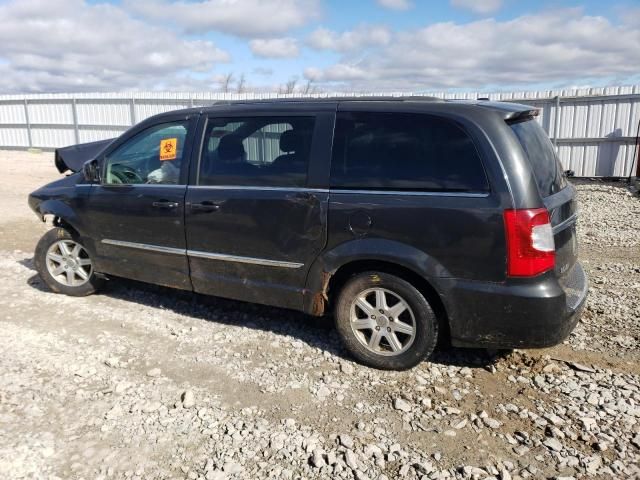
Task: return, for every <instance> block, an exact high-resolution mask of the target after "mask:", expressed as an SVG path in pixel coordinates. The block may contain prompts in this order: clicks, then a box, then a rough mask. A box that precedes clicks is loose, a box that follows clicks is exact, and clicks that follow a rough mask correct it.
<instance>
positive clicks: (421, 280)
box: [303, 239, 450, 339]
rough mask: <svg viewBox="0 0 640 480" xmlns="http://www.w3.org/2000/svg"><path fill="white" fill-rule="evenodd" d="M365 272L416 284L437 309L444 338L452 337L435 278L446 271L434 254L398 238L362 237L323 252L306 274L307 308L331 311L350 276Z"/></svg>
mask: <svg viewBox="0 0 640 480" xmlns="http://www.w3.org/2000/svg"><path fill="white" fill-rule="evenodd" d="M353 252H358V253H357V254H354V253H353ZM366 271H379V272H384V273H389V274H391V275H396V276H397V277H400V278H402V279H403V280H406V281H407V282H409V283H411V284H412V285H414V286H415V287H416V288H417V289H418V290H419V291H420V293H422V295H424V297H425V298H426V299H427V301H428V302H429V304H430V305H431V306H432V308H433V309H434V313H435V314H436V316H437V318H438V322H439V324H440V332H441V333H442V335H441V338H443V339H449V338H450V335H449V320H448V315H447V311H446V308H445V304H444V302H443V300H442V296H441V294H440V293H439V291H438V288H437V282H435V281H434V279H436V278H437V277H438V276H448V274H447V272H446V270H445V269H444V267H442V265H441V264H440V263H439V262H437V260H435V259H434V258H433V257H430V256H429V255H427V254H425V253H424V252H422V251H420V250H417V249H415V248H413V247H411V246H409V245H405V244H401V243H399V242H395V241H389V240H383V239H359V240H354V241H352V242H347V243H346V244H342V245H340V246H339V247H337V248H336V249H334V250H332V251H330V252H327V253H325V254H324V255H321V256H320V257H319V258H318V259H317V260H316V261H315V262H314V264H313V265H312V267H311V268H310V271H309V275H308V276H307V288H306V289H305V295H304V305H303V308H304V311H305V312H306V313H309V314H311V315H316V316H320V315H323V314H324V313H325V312H327V311H330V310H331V309H332V308H333V305H334V300H335V298H336V295H337V292H339V291H340V289H341V288H342V287H343V286H344V284H345V283H346V282H347V281H348V280H349V278H351V277H353V276H354V275H357V274H359V273H362V272H366Z"/></svg>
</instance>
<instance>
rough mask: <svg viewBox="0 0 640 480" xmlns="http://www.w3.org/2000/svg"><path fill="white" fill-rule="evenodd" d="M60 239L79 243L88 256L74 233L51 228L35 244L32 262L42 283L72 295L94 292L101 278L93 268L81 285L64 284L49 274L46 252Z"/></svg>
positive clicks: (99, 284)
mask: <svg viewBox="0 0 640 480" xmlns="http://www.w3.org/2000/svg"><path fill="white" fill-rule="evenodd" d="M61 240H69V241H73V242H75V243H77V244H79V245H80V246H81V247H82V248H83V250H84V252H85V253H84V254H86V255H87V256H86V258H89V257H88V253H87V251H86V249H85V248H84V246H83V245H82V242H81V241H80V239H79V238H77V236H76V235H74V234H72V233H71V232H69V231H67V230H65V229H64V228H60V227H55V228H52V229H51V230H49V231H48V232H47V233H45V234H44V235H43V236H42V238H41V239H40V241H39V242H38V245H37V246H36V251H35V255H34V263H35V266H36V270H37V271H38V274H39V275H40V278H41V279H42V280H43V281H44V283H46V284H47V286H48V287H49V289H51V291H52V292H55V293H63V294H65V295H70V296H72V297H84V296H87V295H91V294H92V293H95V292H96V291H97V290H98V289H99V288H100V287H101V286H102V284H103V280H102V279H101V278H99V277H97V276H96V274H95V272H94V271H93V268H91V273H90V275H89V277H88V280H86V281H84V283H82V284H81V285H65V284H63V283H61V282H60V281H58V280H56V278H54V277H53V276H52V275H51V272H50V271H49V268H48V267H47V252H48V251H49V249H50V248H51V247H52V246H53V245H54V244H56V243H57V242H60V241H61ZM89 260H90V258H89ZM87 268H88V267H87ZM54 273H55V271H54ZM75 278H76V279H77V281H78V282H80V281H81V279H79V277H75Z"/></svg>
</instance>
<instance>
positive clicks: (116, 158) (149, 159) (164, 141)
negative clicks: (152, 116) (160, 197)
mask: <svg viewBox="0 0 640 480" xmlns="http://www.w3.org/2000/svg"><path fill="white" fill-rule="evenodd" d="M187 125H188V122H186V121H185V122H172V123H162V124H159V125H154V126H153V127H149V128H147V129H146V130H143V131H142V132H140V133H138V134H137V135H135V136H134V137H133V138H130V139H129V140H127V141H126V142H125V143H123V144H122V145H120V146H119V147H118V148H116V149H115V150H114V151H113V152H112V153H111V154H109V155H108V156H107V157H106V159H105V170H104V172H105V173H104V183H105V184H110V185H117V184H126V185H134V184H143V183H157V184H177V183H180V165H181V163H182V154H183V152H184V147H185V140H186V138H187Z"/></svg>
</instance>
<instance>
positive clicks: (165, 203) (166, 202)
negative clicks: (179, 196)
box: [151, 200, 180, 209]
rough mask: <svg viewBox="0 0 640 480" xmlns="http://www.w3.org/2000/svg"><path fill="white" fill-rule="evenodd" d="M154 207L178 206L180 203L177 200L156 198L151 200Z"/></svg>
mask: <svg viewBox="0 0 640 480" xmlns="http://www.w3.org/2000/svg"><path fill="white" fill-rule="evenodd" d="M151 205H153V206H154V207H155V208H169V209H171V208H178V207H179V206H180V204H179V203H178V202H171V201H169V200H158V201H157V202H153V203H152V204H151Z"/></svg>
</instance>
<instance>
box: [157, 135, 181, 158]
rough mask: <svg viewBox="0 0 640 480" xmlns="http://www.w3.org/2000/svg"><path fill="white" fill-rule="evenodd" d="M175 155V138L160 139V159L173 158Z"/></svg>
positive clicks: (176, 147) (176, 152) (176, 154)
mask: <svg viewBox="0 0 640 480" xmlns="http://www.w3.org/2000/svg"><path fill="white" fill-rule="evenodd" d="M177 156H178V139H177V138H165V139H164V140H160V160H162V161H164V160H175V159H176V157H177Z"/></svg>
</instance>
